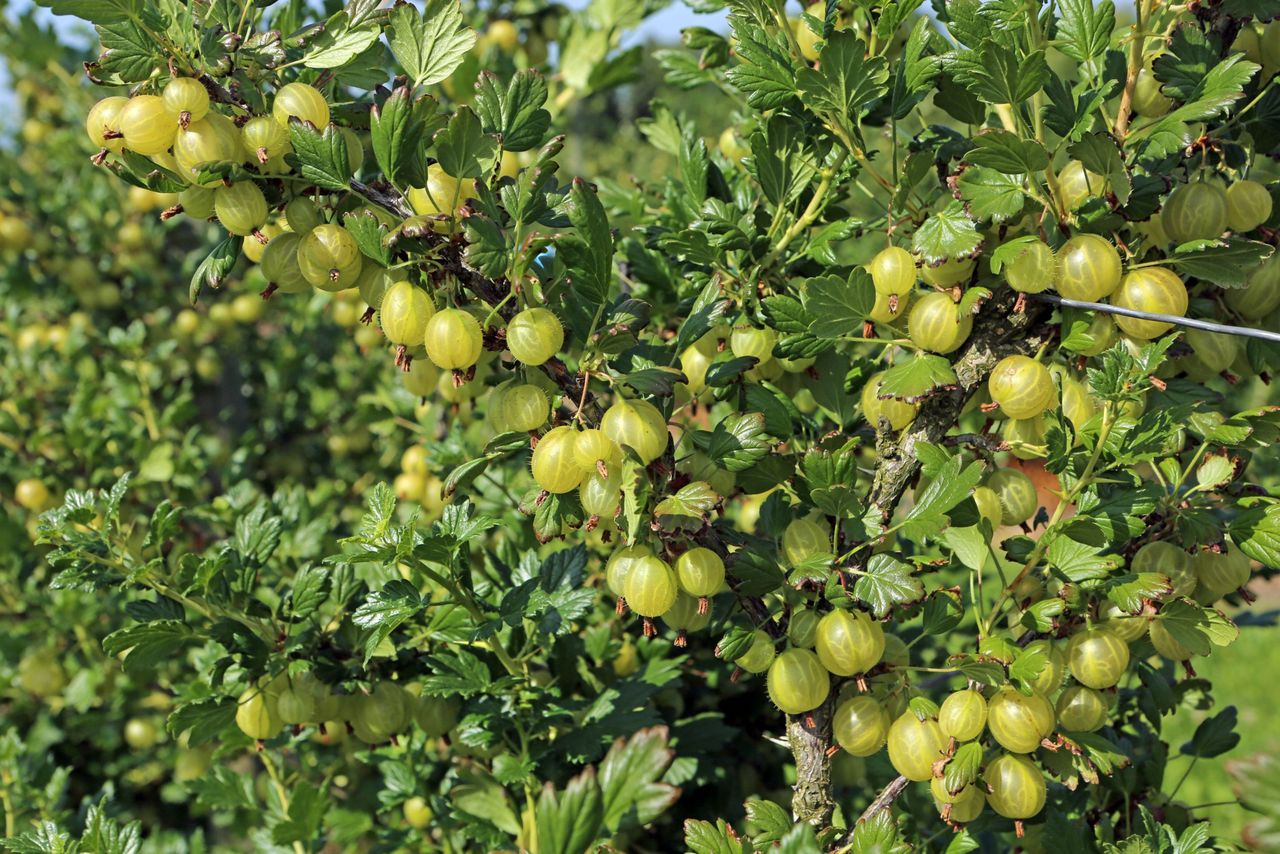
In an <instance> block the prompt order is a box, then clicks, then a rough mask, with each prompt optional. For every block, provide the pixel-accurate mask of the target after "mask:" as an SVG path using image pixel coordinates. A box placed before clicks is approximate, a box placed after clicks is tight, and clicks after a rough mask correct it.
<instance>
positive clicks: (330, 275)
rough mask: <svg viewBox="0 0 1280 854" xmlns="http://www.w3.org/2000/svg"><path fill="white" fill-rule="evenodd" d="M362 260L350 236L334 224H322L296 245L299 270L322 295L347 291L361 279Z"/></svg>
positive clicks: (354, 241)
mask: <svg viewBox="0 0 1280 854" xmlns="http://www.w3.org/2000/svg"><path fill="white" fill-rule="evenodd" d="M361 263H362V256H361V255H360V247H359V245H357V243H356V240H355V238H354V237H352V236H351V232H349V231H347V230H346V229H345V228H343V227H342V226H340V225H335V224H334V223H331V222H328V223H322V224H320V225H317V226H316V227H315V228H313V229H311V231H309V232H307V233H306V234H305V235H304V236H303V237H302V242H301V243H299V244H298V267H299V268H301V270H302V275H303V276H305V277H306V279H307V281H308V282H310V283H311V284H312V286H314V287H317V288H320V289H321V290H324V291H330V292H334V291H340V290H343V289H344V288H349V287H351V286H352V285H353V284H355V282H356V280H357V279H359V278H360V269H361Z"/></svg>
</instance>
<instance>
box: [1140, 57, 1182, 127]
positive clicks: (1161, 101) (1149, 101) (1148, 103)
mask: <svg viewBox="0 0 1280 854" xmlns="http://www.w3.org/2000/svg"><path fill="white" fill-rule="evenodd" d="M1172 107H1173V99H1172V98H1170V97H1169V96H1168V95H1166V94H1164V92H1163V91H1161V89H1160V81H1159V80H1157V79H1156V76H1155V74H1153V73H1152V72H1151V69H1149V68H1140V69H1138V77H1137V79H1136V80H1135V81H1134V84H1133V111H1134V112H1135V113H1137V114H1138V115H1140V116H1144V117H1146V118H1159V117H1160V116H1163V115H1164V114H1165V113H1167V112H1169V110H1170V109H1171V108H1172Z"/></svg>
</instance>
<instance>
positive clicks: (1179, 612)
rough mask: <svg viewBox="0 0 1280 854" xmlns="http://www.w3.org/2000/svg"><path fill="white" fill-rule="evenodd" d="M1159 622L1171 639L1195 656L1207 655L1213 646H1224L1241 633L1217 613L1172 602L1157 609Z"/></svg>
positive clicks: (1183, 602) (1180, 601)
mask: <svg viewBox="0 0 1280 854" xmlns="http://www.w3.org/2000/svg"><path fill="white" fill-rule="evenodd" d="M1156 619H1158V620H1160V621H1161V622H1162V623H1163V624H1164V627H1165V628H1166V629H1168V630H1169V634H1170V635H1172V636H1173V639H1174V640H1176V641H1177V642H1178V643H1180V644H1182V645H1183V646H1184V647H1186V648H1187V649H1189V650H1191V652H1192V654H1194V655H1208V654H1209V653H1210V652H1211V651H1212V650H1213V647H1215V646H1227V645H1228V644H1230V643H1232V642H1233V641H1234V640H1235V639H1236V638H1237V637H1239V635H1240V630H1239V629H1238V628H1236V627H1235V625H1234V624H1233V623H1232V622H1231V621H1230V620H1228V619H1227V618H1226V617H1224V616H1222V615H1221V614H1219V613H1218V612H1217V611H1214V610H1211V609H1209V608H1200V607H1197V606H1196V605H1193V604H1191V603H1190V602H1188V601H1186V600H1185V599H1175V600H1173V601H1172V602H1168V603H1166V604H1165V606H1164V607H1163V608H1161V609H1160V614H1159V616H1157V617H1156Z"/></svg>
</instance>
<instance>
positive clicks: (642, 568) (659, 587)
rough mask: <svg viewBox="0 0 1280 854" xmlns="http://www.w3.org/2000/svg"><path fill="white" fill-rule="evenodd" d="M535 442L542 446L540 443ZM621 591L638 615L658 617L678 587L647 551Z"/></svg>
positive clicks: (662, 563) (671, 602)
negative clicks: (647, 554)
mask: <svg viewBox="0 0 1280 854" xmlns="http://www.w3.org/2000/svg"><path fill="white" fill-rule="evenodd" d="M557 429H569V428H557ZM543 441H544V442H545V441H546V437H543ZM538 444H539V446H541V444H542V443H541V442H539V443H538ZM623 591H624V594H625V598H626V600H627V607H629V608H630V609H631V610H632V611H635V612H636V613H637V614H639V615H640V616H641V617H661V616H662V615H663V614H665V613H666V612H667V610H668V609H669V608H670V607H671V606H672V605H674V604H675V601H676V596H677V595H678V594H679V592H680V588H679V586H677V584H676V574H675V573H674V572H672V571H671V567H669V566H667V564H666V562H665V561H663V560H662V559H661V558H659V557H656V556H654V555H649V556H647V557H642V558H640V559H638V560H637V561H636V562H635V563H634V564H632V565H631V568H630V569H629V570H628V571H627V578H626V582H625V583H624V585H623Z"/></svg>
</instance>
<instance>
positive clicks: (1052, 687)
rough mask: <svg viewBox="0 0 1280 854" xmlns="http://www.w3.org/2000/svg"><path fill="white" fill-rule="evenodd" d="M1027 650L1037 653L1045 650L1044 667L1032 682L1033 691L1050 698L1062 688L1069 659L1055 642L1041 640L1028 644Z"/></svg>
mask: <svg viewBox="0 0 1280 854" xmlns="http://www.w3.org/2000/svg"><path fill="white" fill-rule="evenodd" d="M1026 649H1027V650H1030V651H1032V652H1035V651H1037V650H1043V651H1044V654H1045V663H1044V666H1043V667H1042V668H1041V669H1040V672H1039V673H1037V674H1036V675H1035V677H1034V678H1033V679H1031V680H1030V682H1031V689H1032V690H1033V691H1035V692H1036V693H1038V694H1041V695H1043V696H1045V697H1048V696H1050V695H1052V694H1053V692H1054V691H1057V690H1058V689H1059V688H1060V687H1062V679H1063V677H1064V676H1066V673H1067V658H1066V656H1065V655H1063V654H1062V650H1061V649H1059V648H1058V646H1057V644H1055V643H1054V642H1053V641H1051V640H1048V639H1045V638H1041V639H1040V640H1034V641H1032V642H1031V643H1029V644H1027V646H1026Z"/></svg>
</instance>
